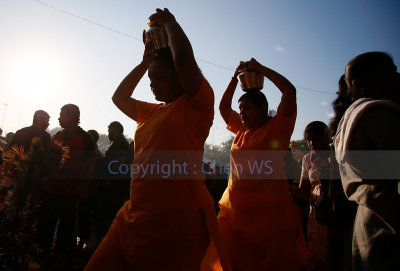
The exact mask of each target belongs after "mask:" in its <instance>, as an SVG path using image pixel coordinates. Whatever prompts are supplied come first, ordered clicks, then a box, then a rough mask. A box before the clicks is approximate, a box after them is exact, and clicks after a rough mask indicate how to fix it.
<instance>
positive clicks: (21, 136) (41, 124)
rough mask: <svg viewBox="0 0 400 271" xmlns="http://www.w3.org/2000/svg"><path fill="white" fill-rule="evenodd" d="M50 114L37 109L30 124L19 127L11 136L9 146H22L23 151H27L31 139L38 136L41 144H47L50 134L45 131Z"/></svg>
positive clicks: (49, 140)
mask: <svg viewBox="0 0 400 271" xmlns="http://www.w3.org/2000/svg"><path fill="white" fill-rule="evenodd" d="M49 120H50V116H49V114H47V112H46V111H44V110H37V111H36V112H35V114H34V115H33V122H32V125H31V126H28V127H25V128H22V129H19V130H18V131H16V132H15V134H14V136H13V137H12V138H11V141H10V143H9V147H12V146H15V145H16V146H18V147H23V148H24V150H25V151H29V148H30V147H31V144H32V139H33V138H35V137H38V138H39V139H40V141H41V142H42V144H43V145H48V144H50V142H51V136H50V134H49V133H48V132H46V129H47V127H49Z"/></svg>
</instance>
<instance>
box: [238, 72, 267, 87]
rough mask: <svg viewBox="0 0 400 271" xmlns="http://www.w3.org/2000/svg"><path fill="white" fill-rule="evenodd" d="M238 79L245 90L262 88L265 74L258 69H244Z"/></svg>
mask: <svg viewBox="0 0 400 271" xmlns="http://www.w3.org/2000/svg"><path fill="white" fill-rule="evenodd" d="M237 79H238V81H239V83H240V86H241V87H242V90H243V91H252V90H261V89H262V88H263V87H264V75H263V74H261V73H259V72H256V71H248V70H245V71H242V72H241V73H240V74H239V75H238V76H237Z"/></svg>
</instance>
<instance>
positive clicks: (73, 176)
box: [38, 104, 94, 264]
mask: <svg viewBox="0 0 400 271" xmlns="http://www.w3.org/2000/svg"><path fill="white" fill-rule="evenodd" d="M59 122H60V126H61V127H62V128H63V129H62V130H61V131H59V132H57V133H56V134H55V135H54V137H53V139H52V141H53V142H59V143H61V144H62V145H63V146H66V147H68V148H69V158H68V159H66V161H65V163H64V165H63V167H62V168H60V169H59V170H58V171H57V172H56V174H55V176H53V177H52V178H51V180H49V181H47V182H46V184H45V188H44V195H43V203H42V205H41V207H40V208H41V209H40V214H39V221H38V222H39V224H38V243H39V245H40V246H41V248H42V249H43V250H44V251H45V253H46V254H47V255H49V253H50V252H51V251H52V250H53V248H52V244H53V239H54V235H55V231H56V225H57V222H58V221H59V224H58V229H57V237H56V242H55V247H54V253H55V254H56V255H57V256H60V257H62V258H63V259H64V260H65V262H63V264H68V263H69V261H68V259H71V257H72V255H73V253H74V251H75V249H76V239H77V238H76V223H77V221H76V217H77V216H76V214H77V200H78V199H83V198H86V197H87V193H88V188H89V181H90V178H91V174H92V166H93V165H92V164H93V158H94V144H93V141H92V138H91V136H90V135H89V134H88V133H87V132H85V131H84V130H83V129H82V128H81V127H80V126H79V122H80V111H79V107H78V106H76V105H74V104H66V105H64V106H63V107H62V108H61V112H60V117H59ZM47 259H48V258H47ZM47 259H46V260H47ZM66 259H67V260H66Z"/></svg>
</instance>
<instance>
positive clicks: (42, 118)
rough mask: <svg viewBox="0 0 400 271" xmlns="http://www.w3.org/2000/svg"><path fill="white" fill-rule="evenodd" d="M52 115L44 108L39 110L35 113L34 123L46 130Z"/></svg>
mask: <svg viewBox="0 0 400 271" xmlns="http://www.w3.org/2000/svg"><path fill="white" fill-rule="evenodd" d="M49 120H50V116H49V114H47V112H46V111H44V110H37V111H36V112H35V114H34V115H33V122H32V123H33V125H35V126H38V127H40V128H41V129H43V130H46V129H47V127H49Z"/></svg>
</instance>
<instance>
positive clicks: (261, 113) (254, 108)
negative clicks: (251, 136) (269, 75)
mask: <svg viewBox="0 0 400 271" xmlns="http://www.w3.org/2000/svg"><path fill="white" fill-rule="evenodd" d="M239 110H240V118H241V119H242V122H243V124H244V125H246V127H247V128H249V129H250V130H255V129H258V128H260V127H261V126H262V125H263V124H265V123H266V122H267V121H268V101H267V98H266V97H265V95H264V93H262V92H261V91H259V90H252V91H249V92H246V93H245V94H243V95H242V96H241V97H240V98H239Z"/></svg>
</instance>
